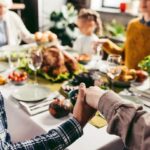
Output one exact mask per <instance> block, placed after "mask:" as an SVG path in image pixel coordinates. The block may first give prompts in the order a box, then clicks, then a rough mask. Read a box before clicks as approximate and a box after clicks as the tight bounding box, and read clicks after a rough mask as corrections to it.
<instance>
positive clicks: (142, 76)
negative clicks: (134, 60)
mask: <svg viewBox="0 0 150 150" xmlns="http://www.w3.org/2000/svg"><path fill="white" fill-rule="evenodd" d="M136 75H137V79H136V81H137V82H143V81H145V80H146V79H147V78H148V73H147V72H146V71H143V70H137V71H136Z"/></svg>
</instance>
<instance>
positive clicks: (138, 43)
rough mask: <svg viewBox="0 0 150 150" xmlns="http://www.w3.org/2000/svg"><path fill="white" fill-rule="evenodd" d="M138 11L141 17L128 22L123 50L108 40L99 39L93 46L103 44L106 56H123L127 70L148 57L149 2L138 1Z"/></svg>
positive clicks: (135, 66)
mask: <svg viewBox="0 0 150 150" xmlns="http://www.w3.org/2000/svg"><path fill="white" fill-rule="evenodd" d="M139 9H140V12H141V14H142V16H141V17H138V18H135V19H133V20H131V21H130V22H129V24H128V27H127V31H126V41H125V44H124V47H123V48H120V47H118V46H117V45H116V44H114V43H113V42H112V41H110V40H108V39H101V40H99V41H98V42H96V44H95V47H97V45H98V44H103V49H104V50H105V51H106V52H107V53H108V54H120V55H123V56H124V59H125V65H126V66H127V67H128V68H129V69H137V68H138V63H139V62H140V61H141V60H143V59H144V57H146V56H148V55H150V0H140V7H139Z"/></svg>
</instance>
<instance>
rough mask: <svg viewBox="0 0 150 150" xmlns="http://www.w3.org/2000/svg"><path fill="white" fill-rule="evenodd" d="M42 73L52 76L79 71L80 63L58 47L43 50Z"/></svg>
mask: <svg viewBox="0 0 150 150" xmlns="http://www.w3.org/2000/svg"><path fill="white" fill-rule="evenodd" d="M42 53H43V64H42V67H41V69H42V71H44V72H45V73H48V74H49V75H52V76H58V75H59V74H64V73H66V72H74V71H76V70H78V63H77V61H76V60H75V58H74V57H72V56H71V55H69V54H67V53H66V52H63V51H62V50H61V49H59V48H58V47H56V46H51V47H47V48H44V49H43V52H42Z"/></svg>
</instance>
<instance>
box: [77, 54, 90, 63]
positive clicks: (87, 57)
mask: <svg viewBox="0 0 150 150" xmlns="http://www.w3.org/2000/svg"><path fill="white" fill-rule="evenodd" d="M77 60H78V61H79V63H82V64H86V63H88V62H89V61H90V60H91V55H88V54H81V55H79V57H78V58H77Z"/></svg>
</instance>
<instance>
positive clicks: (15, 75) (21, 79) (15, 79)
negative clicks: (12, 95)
mask: <svg viewBox="0 0 150 150" xmlns="http://www.w3.org/2000/svg"><path fill="white" fill-rule="evenodd" d="M8 78H9V80H10V81H11V82H12V83H13V84H15V85H23V84H25V83H26V81H27V79H28V74H27V72H25V71H13V72H12V73H10V74H9V76H8Z"/></svg>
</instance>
